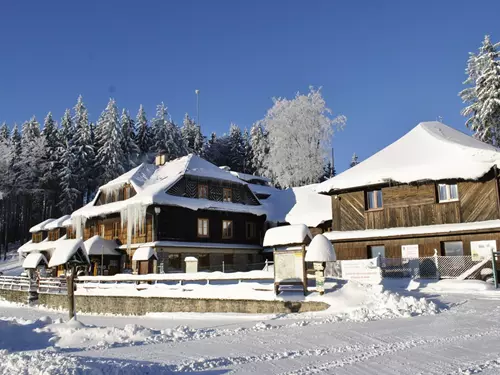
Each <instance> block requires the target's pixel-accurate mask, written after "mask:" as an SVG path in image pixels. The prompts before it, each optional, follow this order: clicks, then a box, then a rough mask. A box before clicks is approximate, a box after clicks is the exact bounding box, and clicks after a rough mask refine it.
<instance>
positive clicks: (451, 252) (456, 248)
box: [442, 241, 464, 256]
mask: <svg viewBox="0 0 500 375" xmlns="http://www.w3.org/2000/svg"><path fill="white" fill-rule="evenodd" d="M442 251H443V252H444V255H445V256H460V255H464V245H463V243H462V241H449V242H442Z"/></svg>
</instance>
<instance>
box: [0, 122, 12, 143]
mask: <svg viewBox="0 0 500 375" xmlns="http://www.w3.org/2000/svg"><path fill="white" fill-rule="evenodd" d="M9 138H10V134H9V127H8V126H7V123H6V122H4V123H2V126H0V140H4V141H7V140H8V139H9Z"/></svg>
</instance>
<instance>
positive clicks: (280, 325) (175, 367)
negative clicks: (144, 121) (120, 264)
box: [0, 283, 500, 375]
mask: <svg viewBox="0 0 500 375" xmlns="http://www.w3.org/2000/svg"><path fill="white" fill-rule="evenodd" d="M401 287H402V285H395V284H393V285H390V288H388V289H384V288H382V286H373V287H372V286H362V285H359V284H356V283H339V285H337V287H336V288H333V289H334V291H333V292H331V293H329V294H330V295H329V297H328V298H329V300H330V302H331V303H332V307H331V309H329V310H328V311H325V312H319V313H305V314H290V315H239V314H188V313H170V314H151V315H148V316H144V317H120V316H91V315H79V316H78V321H74V322H69V323H68V322H66V315H65V313H63V312H56V311H50V310H46V309H43V308H28V307H22V306H18V305H15V304H11V303H7V302H1V303H0V316H1V317H2V318H0V332H1V335H0V349H2V351H1V354H0V355H1V356H2V357H3V358H2V360H1V361H0V373H1V374H40V375H41V374H170V373H178V372H183V373H189V374H229V373H231V374H316V373H318V374H450V375H451V374H476V373H481V374H498V373H500V350H499V349H498V347H497V346H498V343H499V342H500V322H499V319H498V314H499V312H500V304H499V302H500V294H499V295H497V292H496V291H483V292H477V291H473V292H469V293H470V294H460V291H456V290H455V291H454V293H449V294H448V293H443V292H439V293H440V294H437V292H435V293H433V292H430V291H427V292H426V293H425V294H419V292H417V291H415V290H414V291H411V292H407V291H405V289H402V288H401ZM416 288H418V286H415V285H412V288H411V289H416ZM389 289H390V290H389ZM435 289H439V288H435ZM441 289H443V286H441ZM417 290H418V289H417ZM426 290H429V289H428V288H427V289H426Z"/></svg>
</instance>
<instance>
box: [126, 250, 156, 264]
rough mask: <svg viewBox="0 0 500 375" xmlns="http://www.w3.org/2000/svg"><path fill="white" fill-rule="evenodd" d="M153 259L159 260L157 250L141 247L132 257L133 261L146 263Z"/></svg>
mask: <svg viewBox="0 0 500 375" xmlns="http://www.w3.org/2000/svg"><path fill="white" fill-rule="evenodd" d="M151 257H155V258H156V259H158V256H157V255H156V251H155V249H153V248H152V247H139V248H138V249H137V250H136V251H135V253H134V255H133V256H132V260H135V261H145V260H149V259H151Z"/></svg>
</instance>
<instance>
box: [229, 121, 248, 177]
mask: <svg viewBox="0 0 500 375" xmlns="http://www.w3.org/2000/svg"><path fill="white" fill-rule="evenodd" d="M228 149H229V153H228V156H229V157H228V159H229V160H228V163H227V164H228V166H229V167H230V168H231V170H232V171H238V172H243V169H244V164H245V161H244V159H245V144H244V141H243V136H242V134H241V129H240V128H239V126H238V125H236V124H233V123H231V125H230V126H229V136H228Z"/></svg>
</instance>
